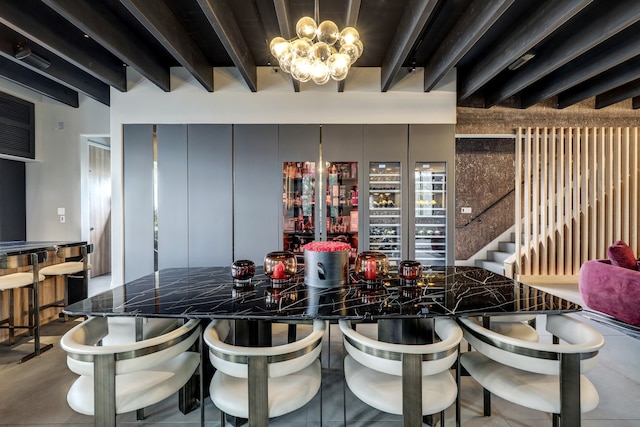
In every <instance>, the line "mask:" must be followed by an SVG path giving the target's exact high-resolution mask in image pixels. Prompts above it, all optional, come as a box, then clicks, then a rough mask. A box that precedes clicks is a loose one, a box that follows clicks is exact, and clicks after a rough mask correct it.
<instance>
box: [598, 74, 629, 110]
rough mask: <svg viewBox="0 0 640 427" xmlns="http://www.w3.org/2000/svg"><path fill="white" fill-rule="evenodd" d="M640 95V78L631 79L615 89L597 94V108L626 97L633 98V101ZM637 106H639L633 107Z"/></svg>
mask: <svg viewBox="0 0 640 427" xmlns="http://www.w3.org/2000/svg"><path fill="white" fill-rule="evenodd" d="M639 96H640V79H638V80H634V81H631V82H629V83H627V84H624V85H622V86H618V87H617V88H615V89H611V90H609V91H607V92H604V93H601V94H600V95H596V109H600V108H604V107H608V106H610V105H613V104H616V103H618V102H620V101H624V100H625V99H629V98H633V101H632V103H633V102H634V101H635V100H636V99H638V98H637V97H639ZM633 108H637V107H635V106H634V107H633Z"/></svg>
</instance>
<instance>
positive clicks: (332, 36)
mask: <svg viewBox="0 0 640 427" xmlns="http://www.w3.org/2000/svg"><path fill="white" fill-rule="evenodd" d="M296 34H297V35H298V37H297V38H294V39H293V40H286V39H284V38H282V37H275V38H274V39H273V40H271V43H270V44H269V49H270V51H271V54H272V55H273V56H274V57H276V58H277V59H278V63H279V64H280V68H281V69H282V70H283V71H284V72H286V73H290V74H291V76H292V77H293V78H294V79H296V80H298V81H300V82H308V81H309V80H313V82H314V83H316V84H319V85H323V84H325V83H327V82H328V81H329V79H333V80H336V81H340V80H344V79H345V78H346V77H347V73H349V68H350V67H351V65H353V63H354V62H356V60H357V59H358V58H359V57H360V55H362V52H363V50H364V47H363V45H362V42H361V41H360V35H359V34H358V31H357V30H356V29H355V28H353V27H346V28H344V29H343V30H342V31H340V30H339V29H338V26H337V25H336V24H335V23H334V22H333V21H323V22H321V23H320V24H319V25H316V21H315V20H314V19H313V18H310V17H308V16H305V17H303V18H300V20H298V23H297V24H296Z"/></svg>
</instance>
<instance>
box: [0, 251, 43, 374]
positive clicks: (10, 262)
mask: <svg viewBox="0 0 640 427" xmlns="http://www.w3.org/2000/svg"><path fill="white" fill-rule="evenodd" d="M46 257H47V253H46V252H43V251H40V252H31V253H28V254H17V255H9V256H4V257H2V258H0V270H3V271H12V270H14V269H19V268H22V267H29V268H31V271H30V272H26V271H23V272H14V273H7V274H3V275H2V276H0V292H1V293H8V295H9V301H8V305H9V307H8V312H9V313H8V315H7V317H6V318H4V319H0V327H1V328H6V329H8V330H9V345H10V346H12V345H14V344H15V330H16V329H28V330H29V333H30V334H32V335H33V345H34V348H33V352H32V353H29V354H27V355H26V356H24V357H22V359H21V360H20V362H21V363H22V362H26V361H27V360H29V359H31V358H33V357H35V356H38V355H40V353H41V352H43V351H46V350H48V349H50V348H51V347H52V345H51V344H48V345H46V346H43V347H41V346H40V316H39V314H40V304H39V300H40V293H39V287H40V282H42V281H44V279H45V277H44V275H42V274H41V273H40V272H39V265H40V263H42V262H43V261H45V260H46ZM18 289H25V290H27V291H28V292H29V296H28V304H27V310H26V311H27V317H28V324H27V325H24V324H23V322H22V319H23V316H20V318H19V319H20V320H18V324H16V313H15V312H16V299H15V294H14V293H15V291H16V290H18ZM20 306H21V307H23V306H24V305H23V304H20ZM21 311H22V310H21ZM4 325H6V326H4Z"/></svg>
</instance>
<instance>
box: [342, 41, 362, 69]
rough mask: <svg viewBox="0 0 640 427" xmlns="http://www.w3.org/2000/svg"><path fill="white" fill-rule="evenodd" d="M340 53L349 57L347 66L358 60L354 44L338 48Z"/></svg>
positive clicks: (356, 48)
mask: <svg viewBox="0 0 640 427" xmlns="http://www.w3.org/2000/svg"><path fill="white" fill-rule="evenodd" d="M340 53H341V54H343V55H347V56H348V57H349V64H350V65H351V64H353V63H354V62H356V60H357V59H358V47H357V46H356V45H355V44H344V45H342V46H341V47H340Z"/></svg>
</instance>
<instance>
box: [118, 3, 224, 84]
mask: <svg viewBox="0 0 640 427" xmlns="http://www.w3.org/2000/svg"><path fill="white" fill-rule="evenodd" d="M120 3H121V4H122V5H123V6H124V7H126V8H127V10H128V11H129V13H131V14H132V15H133V16H134V17H135V18H136V19H137V20H138V22H140V24H142V26H143V27H144V28H146V30H147V31H149V33H151V35H152V36H153V37H154V38H155V39H156V40H157V41H158V43H160V44H161V45H162V47H163V48H165V50H166V51H167V52H169V54H171V56H172V57H173V58H174V59H175V60H176V61H178V63H179V64H180V65H181V66H182V67H184V68H185V69H186V70H187V71H189V73H191V75H192V76H193V77H195V79H196V80H197V81H198V82H200V84H201V85H202V86H203V87H204V88H205V89H206V90H207V91H209V92H213V66H212V65H211V64H209V60H208V59H207V57H206V56H205V55H204V53H202V51H201V50H200V48H199V47H198V46H197V45H196V44H195V42H194V41H193V40H192V39H191V37H189V34H187V31H186V30H185V29H184V27H183V26H182V25H181V24H180V22H179V21H178V19H177V18H176V17H175V15H174V14H173V12H172V11H171V9H169V6H167V4H166V3H165V2H163V1H158V0H120Z"/></svg>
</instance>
